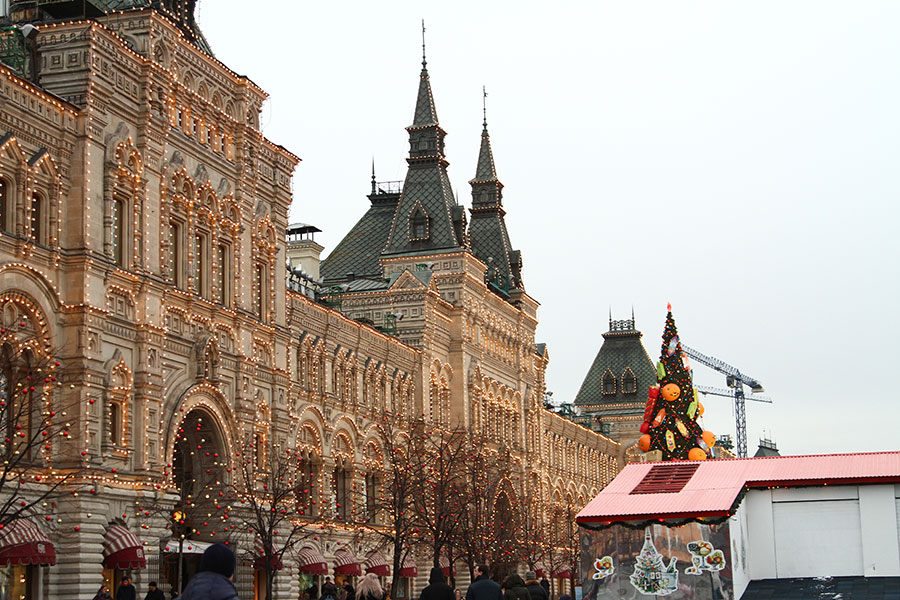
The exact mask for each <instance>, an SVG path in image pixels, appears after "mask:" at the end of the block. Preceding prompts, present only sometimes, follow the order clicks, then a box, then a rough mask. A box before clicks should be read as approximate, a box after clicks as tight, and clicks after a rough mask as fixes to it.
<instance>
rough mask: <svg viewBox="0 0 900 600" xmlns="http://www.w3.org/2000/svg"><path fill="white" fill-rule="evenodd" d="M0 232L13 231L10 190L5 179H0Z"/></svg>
mask: <svg viewBox="0 0 900 600" xmlns="http://www.w3.org/2000/svg"><path fill="white" fill-rule="evenodd" d="M0 230H2V231H8V232H12V230H13V201H12V189H11V186H10V185H9V182H8V181H7V180H6V179H3V178H2V177H0Z"/></svg>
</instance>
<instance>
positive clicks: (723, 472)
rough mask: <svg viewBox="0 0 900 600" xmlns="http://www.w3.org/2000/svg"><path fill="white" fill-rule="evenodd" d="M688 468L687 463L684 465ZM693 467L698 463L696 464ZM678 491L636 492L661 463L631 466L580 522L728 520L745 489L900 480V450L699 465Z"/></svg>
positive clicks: (583, 513) (586, 509)
mask: <svg viewBox="0 0 900 600" xmlns="http://www.w3.org/2000/svg"><path fill="white" fill-rule="evenodd" d="M679 464H685V463H679ZM692 464H693V463H692ZM696 464H698V465H699V466H698V468H697V471H696V472H695V473H694V474H693V476H692V477H691V478H690V481H688V482H687V485H685V486H684V488H682V489H681V491H679V492H675V493H658V494H632V493H631V492H632V490H633V489H634V488H635V487H636V486H637V485H639V484H640V482H641V481H642V480H643V479H644V477H645V476H646V475H647V474H648V473H649V471H650V470H651V469H652V468H653V467H654V466H657V465H659V463H632V464H630V465H628V466H626V467H625V468H624V469H623V470H622V472H621V473H619V475H618V476H617V477H616V478H615V479H614V480H613V481H612V482H611V483H610V484H609V485H608V486H606V488H604V490H603V491H602V492H600V493H599V494H598V495H597V496H596V497H595V498H594V499H593V500H591V501H590V502H589V503H588V505H587V506H585V507H584V509H582V510H581V512H579V513H578V515H577V516H576V520H577V521H578V522H579V523H593V524H608V523H613V522H620V521H640V520H645V519H660V520H666V519H684V518H697V517H717V516H719V517H721V516H726V515H728V514H729V512H730V511H731V510H732V509H733V508H734V507H735V502H736V501H737V500H738V498H739V496H740V494H741V493H742V492H743V490H744V488H745V487H746V488H765V487H775V486H778V487H797V486H815V485H844V484H856V483H891V482H900V452H872V453H863V454H823V455H811V456H769V457H762V458H734V459H726V460H708V461H699V462H697V463H696Z"/></svg>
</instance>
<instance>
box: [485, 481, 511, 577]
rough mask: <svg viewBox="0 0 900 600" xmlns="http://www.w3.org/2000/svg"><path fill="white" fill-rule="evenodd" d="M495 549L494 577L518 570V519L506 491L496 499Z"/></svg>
mask: <svg viewBox="0 0 900 600" xmlns="http://www.w3.org/2000/svg"><path fill="white" fill-rule="evenodd" d="M493 526H494V527H493V529H494V549H495V556H494V558H493V560H492V561H491V563H492V564H491V570H492V571H493V575H494V578H495V579H496V578H498V577H499V578H500V579H502V578H503V577H506V576H507V575H511V574H512V573H515V572H516V566H517V562H518V559H517V558H516V533H517V520H516V517H515V513H514V512H513V507H512V502H511V501H510V499H509V496H508V495H507V493H506V492H505V491H503V492H500V493H499V494H497V497H496V499H495V500H494V523H493Z"/></svg>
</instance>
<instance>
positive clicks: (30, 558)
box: [0, 518, 56, 566]
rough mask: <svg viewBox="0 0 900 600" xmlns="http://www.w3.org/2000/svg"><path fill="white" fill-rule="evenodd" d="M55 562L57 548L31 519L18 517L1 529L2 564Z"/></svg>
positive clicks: (43, 563) (46, 563)
mask: <svg viewBox="0 0 900 600" xmlns="http://www.w3.org/2000/svg"><path fill="white" fill-rule="evenodd" d="M55 564H56V548H54V547H53V543H52V542H51V541H50V540H49V538H47V535H46V534H45V533H44V532H43V531H42V530H41V528H40V527H38V526H37V525H36V524H35V523H34V522H33V521H32V520H31V519H27V518H22V519H16V520H15V521H13V522H11V523H9V524H7V525H6V526H5V527H4V528H3V529H2V530H0V565H3V566H9V565H55Z"/></svg>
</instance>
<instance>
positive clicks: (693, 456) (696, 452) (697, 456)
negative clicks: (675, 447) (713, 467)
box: [688, 448, 706, 460]
mask: <svg viewBox="0 0 900 600" xmlns="http://www.w3.org/2000/svg"><path fill="white" fill-rule="evenodd" d="M688 460H706V452H704V451H703V450H701V449H700V448H691V449H690V450H689V451H688Z"/></svg>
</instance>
